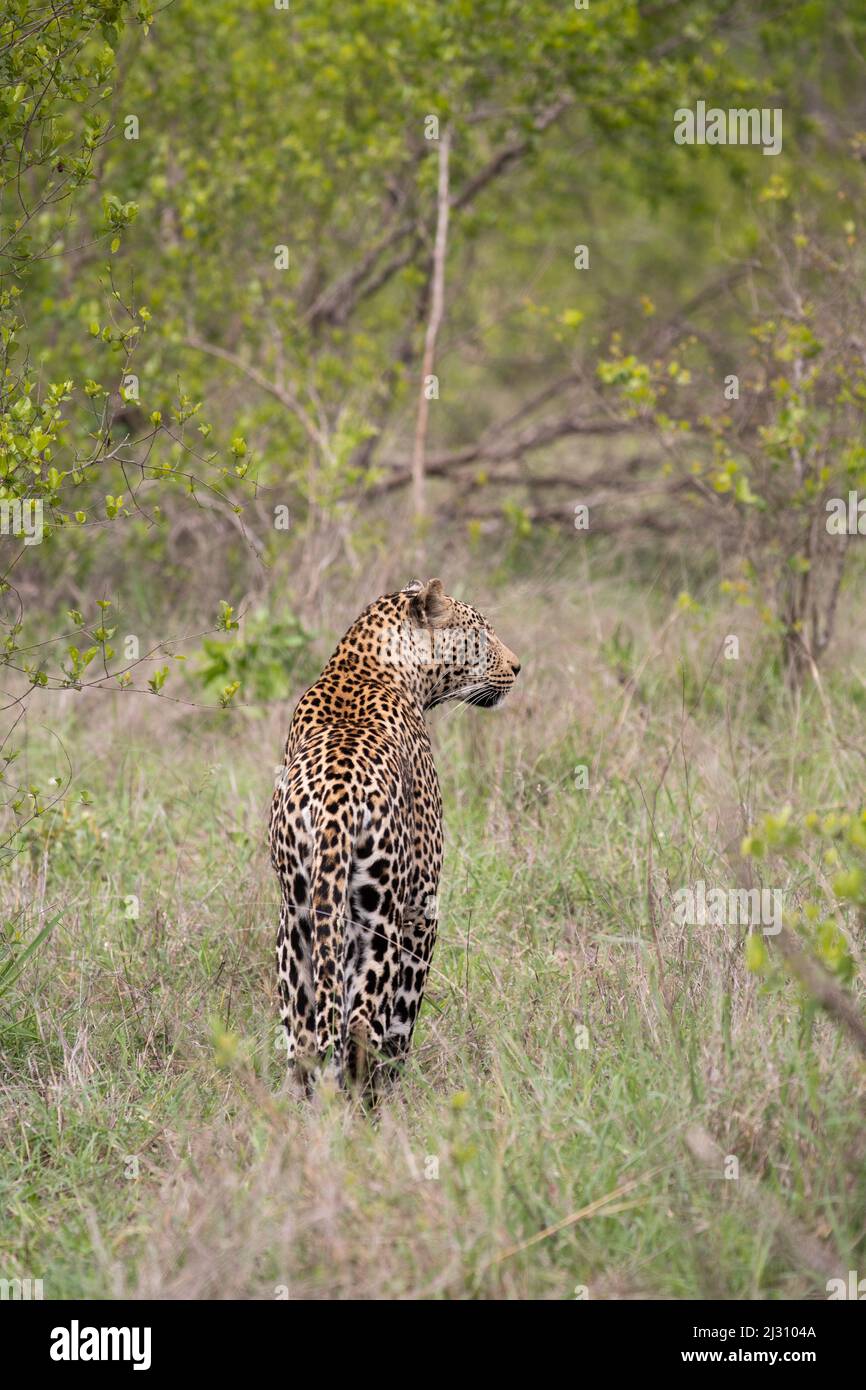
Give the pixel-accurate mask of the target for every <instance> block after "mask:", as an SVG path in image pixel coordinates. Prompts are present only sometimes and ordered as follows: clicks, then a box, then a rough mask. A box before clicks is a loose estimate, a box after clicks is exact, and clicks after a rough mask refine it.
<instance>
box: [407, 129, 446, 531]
mask: <svg viewBox="0 0 866 1390" xmlns="http://www.w3.org/2000/svg"><path fill="white" fill-rule="evenodd" d="M450 153H451V133H450V131H448V130H445V131H443V133H442V138H441V140H440V141H439V189H438V196H437V213H436V241H435V243H434V246H433V282H432V288H431V293H430V318H429V320H428V322H427V333H426V336H425V338H424V359H423V362H422V364H421V389H420V391H419V394H418V418H417V420H416V422H415V446H414V448H413V450H412V506H413V510H414V513H415V519H416V521H418V520H420V519H421V518H423V516H424V512H425V506H426V499H425V482H426V479H425V475H424V454H425V449H426V445H427V419H428V416H429V413H430V401H429V398H428V395H427V390H428V385H427V382H428V378H429V377H431V376H432V375H433V364H434V361H435V357H436V338H437V335H438V333H439V325H440V324H441V322H442V311H443V308H444V304H445V254H446V251H447V249H448V212H449V195H448V159H449V155H450Z"/></svg>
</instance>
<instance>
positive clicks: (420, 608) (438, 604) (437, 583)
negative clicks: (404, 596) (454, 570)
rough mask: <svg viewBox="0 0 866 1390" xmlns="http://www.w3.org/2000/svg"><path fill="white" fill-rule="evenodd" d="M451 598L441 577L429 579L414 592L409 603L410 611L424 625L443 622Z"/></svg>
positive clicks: (435, 624) (431, 625) (434, 624)
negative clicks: (443, 585)
mask: <svg viewBox="0 0 866 1390" xmlns="http://www.w3.org/2000/svg"><path fill="white" fill-rule="evenodd" d="M450 602H451V600H450V599H449V598H448V596H447V594H446V593H445V590H444V589H443V588H442V580H441V579H428V581H427V583H426V584H422V586H421V587H420V588H419V589H418V591H417V593H414V594H413V596H412V599H411V601H410V603H409V611H410V613H411V614H412V617H413V618H414V619H415V621H416V622H417V623H420V624H421V625H422V626H424V627H436V626H437V625H438V624H441V623H442V621H443V620H444V618H445V616H446V614H447V613H448V608H449V606H450Z"/></svg>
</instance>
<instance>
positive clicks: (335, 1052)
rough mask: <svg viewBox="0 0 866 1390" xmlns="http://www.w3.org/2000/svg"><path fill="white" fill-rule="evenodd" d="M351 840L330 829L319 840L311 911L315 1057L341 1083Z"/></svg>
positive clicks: (311, 893) (311, 888)
mask: <svg viewBox="0 0 866 1390" xmlns="http://www.w3.org/2000/svg"><path fill="white" fill-rule="evenodd" d="M351 868H352V840H351V836H350V835H349V833H348V831H345V830H342V829H340V830H337V829H333V830H332V829H328V830H327V831H323V832H322V833H320V834H319V835H317V836H316V839H315V844H314V849H313V864H312V881H311V885H310V905H311V915H312V961H313V994H314V998H315V1008H316V1053H317V1056H318V1058H319V1060H320V1062H324V1063H326V1064H327V1065H333V1067H334V1071H335V1073H336V1075H337V1077H338V1079H340V1080H342V1046H343V1039H342V1028H343V1017H344V1001H343V991H344V972H343V942H344V940H345V935H346V928H347V925H348V916H349V877H350V873H351Z"/></svg>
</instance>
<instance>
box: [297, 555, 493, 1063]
mask: <svg viewBox="0 0 866 1390" xmlns="http://www.w3.org/2000/svg"><path fill="white" fill-rule="evenodd" d="M519 670H520V664H519V662H518V660H517V658H516V656H515V655H514V653H513V652H511V651H509V649H508V648H507V647H506V646H504V644H503V643H502V642H500V640H499V639H498V637H497V636H496V634H495V633H494V631H493V629H492V627H491V626H490V624H489V623H488V622H487V621H486V620H485V619H484V618H483V617H482V616H481V614H480V613H478V612H476V610H475V609H474V608H470V607H469V605H468V604H465V603H461V602H459V601H458V600H456V599H453V598H450V597H449V596H448V595H447V594H445V593H444V591H443V588H442V584H441V582H440V581H439V580H438V579H431V580H430V581H429V582H428V583H427V584H424V585H422V584H421V583H420V582H419V581H417V580H415V581H413V582H412V584H410V585H408V586H407V588H405V589H403V590H401V591H400V592H399V593H395V594H386V595H385V596H384V597H382V598H379V599H377V600H376V601H375V602H374V603H371V604H370V606H369V607H368V608H366V609H365V610H364V612H363V613H362V614H361V616H360V617H359V618H358V619H357V621H356V622H355V623H354V624H353V625H352V627H351V628H350V629H349V631H348V632H347V633H346V635H345V637H344V638H343V640H342V641H341V642H340V644H339V645H338V647H337V649H336V651H335V652H334V654H333V656H332V657H331V659H330V660H329V661H328V663H327V665H326V667H325V669H324V671H323V672H322V674H321V676H320V677H319V679H318V680H317V681H316V683H315V685H313V686H311V687H310V689H309V690H308V691H307V692H306V693H305V694H304V695H303V696H302V697H301V699H300V701H299V702H298V705H297V708H296V710H295V714H294V717H293V719H292V724H291V728H290V731H289V736H288V740H287V743H286V751H285V758H284V762H283V766H282V768H281V769H280V774H279V776H278V778H277V783H276V787H275V790H274V797H273V803H272V808H271V821H270V845H271V859H272V862H273V865H274V868H275V870H276V873H277V876H278V878H279V882H280V890H281V897H282V905H281V910H280V925H279V932H278V936H277V967H278V973H279V989H280V1004H281V1017H282V1020H283V1023H284V1024H285V1028H286V1031H287V1041H288V1052H289V1058H290V1060H291V1062H292V1063H293V1064H294V1065H295V1066H296V1067H298V1068H299V1069H300V1070H301V1072H302V1073H303V1075H304V1078H305V1080H306V1082H307V1084H308V1086H309V1085H310V1084H311V1082H312V1080H313V1078H314V1077H315V1075H316V1074H317V1073H318V1072H319V1071H320V1070H321V1069H322V1064H326V1065H330V1066H331V1067H332V1069H333V1070H334V1072H335V1074H336V1076H337V1078H338V1080H339V1081H340V1082H341V1083H342V1084H344V1085H354V1084H359V1083H360V1084H365V1085H366V1084H367V1083H369V1082H371V1081H374V1080H375V1074H376V1071H377V1070H378V1068H379V1066H380V1064H382V1065H388V1063H389V1061H390V1064H391V1065H393V1063H394V1061H395V1060H399V1059H400V1058H402V1057H404V1056H405V1054H406V1052H407V1051H408V1048H409V1045H410V1042H411V1039H412V1032H413V1029H414V1027H415V1023H416V1020H417V1018H418V1011H419V1009H420V1007H421V1001H422V999H423V996H424V987H425V985H426V982H427V973H428V970H429V968H430V956H431V953H432V951H433V945H434V942H435V940H436V929H437V918H436V896H437V892H438V887H439V874H440V870H441V866H442V798H441V795H440V792H439V782H438V779H437V776H436V769H435V767H434V764H433V756H432V751H431V747H430V738H429V735H428V733H427V727H426V724H425V719H424V715H425V711H427V710H429V709H432V708H433V707H434V706H436V705H438V704H441V703H442V702H443V701H445V700H450V699H457V700H460V701H462V702H464V703H466V704H474V705H480V706H483V707H488V708H490V707H493V706H495V705H498V704H500V703H501V701H502V700H503V699H504V698H505V695H506V694H507V693H508V691H509V689H510V688H511V686H512V685H513V683H514V680H515V677H516V675H517V673H518V671H519Z"/></svg>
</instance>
